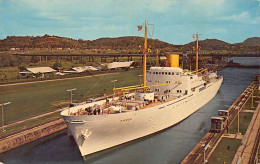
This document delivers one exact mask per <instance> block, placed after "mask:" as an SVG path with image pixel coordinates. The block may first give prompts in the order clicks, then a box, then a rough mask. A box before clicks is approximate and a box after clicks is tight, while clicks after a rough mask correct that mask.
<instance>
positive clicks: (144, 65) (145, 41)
mask: <svg viewBox="0 0 260 164" xmlns="http://www.w3.org/2000/svg"><path fill="white" fill-rule="evenodd" d="M144 24H145V25H144V26H145V30H144V50H143V53H144V60H143V88H144V89H143V92H145V86H146V51H147V23H146V20H145V23H144Z"/></svg>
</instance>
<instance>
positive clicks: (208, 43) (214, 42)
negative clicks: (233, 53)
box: [186, 39, 230, 47]
mask: <svg viewBox="0 0 260 164" xmlns="http://www.w3.org/2000/svg"><path fill="white" fill-rule="evenodd" d="M195 42H196V41H194V42H190V43H188V44H186V45H188V46H189V47H193V46H195ZM199 44H200V46H201V47H223V46H228V45H230V43H227V42H224V41H222V40H218V39H205V40H200V41H199Z"/></svg>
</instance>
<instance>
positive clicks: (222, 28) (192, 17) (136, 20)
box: [0, 0, 260, 44]
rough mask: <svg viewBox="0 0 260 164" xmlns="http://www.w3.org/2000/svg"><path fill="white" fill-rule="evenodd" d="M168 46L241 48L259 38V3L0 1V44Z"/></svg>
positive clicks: (235, 0) (221, 0) (249, 0)
mask: <svg viewBox="0 0 260 164" xmlns="http://www.w3.org/2000/svg"><path fill="white" fill-rule="evenodd" d="M145 20H147V22H148V24H153V25H149V26H148V30H149V35H148V36H149V37H150V38H153V39H159V40H161V41H165V42H168V43H171V44H186V43H189V42H191V41H193V38H192V34H195V33H196V32H198V33H200V34H202V35H200V39H201V40H204V39H207V38H209V39H220V40H223V41H225V42H228V43H238V42H242V41H244V40H245V39H247V38H249V37H256V36H257V37H259V36H260V1H259V0H0V39H4V38H6V37H7V36H43V35H45V34H48V35H55V36H61V37H68V38H73V39H84V40H95V39H98V38H103V37H121V36H143V35H144V30H142V31H138V30H137V26H138V25H143V24H144V21H145Z"/></svg>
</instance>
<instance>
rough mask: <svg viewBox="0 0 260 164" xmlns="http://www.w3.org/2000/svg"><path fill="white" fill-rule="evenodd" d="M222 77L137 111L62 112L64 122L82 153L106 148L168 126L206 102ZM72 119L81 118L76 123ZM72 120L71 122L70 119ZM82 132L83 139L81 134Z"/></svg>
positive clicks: (212, 94) (85, 153)
mask: <svg viewBox="0 0 260 164" xmlns="http://www.w3.org/2000/svg"><path fill="white" fill-rule="evenodd" d="M222 81H223V78H219V79H218V80H217V81H215V82H214V83H209V84H207V87H206V89H204V90H203V91H201V92H199V89H198V88H197V89H196V90H195V91H194V92H191V93H189V94H187V95H184V96H182V97H180V98H178V99H174V100H172V101H168V102H165V103H162V104H159V105H157V106H154V107H149V108H145V109H142V110H139V111H132V112H125V113H119V114H103V115H89V116H68V115H67V114H65V113H68V111H63V112H64V113H63V112H62V113H61V115H62V116H63V118H64V120H65V121H66V122H67V125H68V128H69V130H70V132H71V134H72V135H73V137H74V139H75V141H76V143H77V145H78V147H79V150H80V152H81V155H82V156H86V155H89V154H92V153H95V152H98V151H101V150H104V149H108V148H111V147H114V146H117V145H120V144H123V143H126V142H129V141H132V140H135V139H138V138H141V137H144V136H147V135H150V134H153V133H156V132H158V131H161V130H163V129H166V128H168V127H171V126H173V125H175V124H177V123H179V122H180V121H182V120H184V119H185V118H187V117H188V116H190V115H191V114H192V113H194V112H196V111H197V110H198V109H199V108H201V107H202V106H203V105H205V104H206V103H208V102H209V101H210V100H211V99H212V98H213V97H214V96H215V95H216V93H217V91H218V90H219V88H220V86H221V83H222ZM75 120H80V121H79V122H75ZM73 121H74V122H73ZM83 133H84V134H85V138H84V137H83V135H82V134H83Z"/></svg>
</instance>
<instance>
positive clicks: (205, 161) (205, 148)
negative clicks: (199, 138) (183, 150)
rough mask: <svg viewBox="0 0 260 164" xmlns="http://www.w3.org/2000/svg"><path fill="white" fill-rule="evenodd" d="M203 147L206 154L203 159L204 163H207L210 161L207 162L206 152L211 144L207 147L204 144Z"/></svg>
mask: <svg viewBox="0 0 260 164" xmlns="http://www.w3.org/2000/svg"><path fill="white" fill-rule="evenodd" d="M202 146H204V154H203V159H204V161H203V163H207V162H208V160H206V150H207V149H208V148H209V147H210V146H209V144H207V145H205V144H203V145H202Z"/></svg>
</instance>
